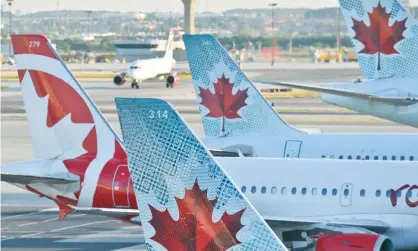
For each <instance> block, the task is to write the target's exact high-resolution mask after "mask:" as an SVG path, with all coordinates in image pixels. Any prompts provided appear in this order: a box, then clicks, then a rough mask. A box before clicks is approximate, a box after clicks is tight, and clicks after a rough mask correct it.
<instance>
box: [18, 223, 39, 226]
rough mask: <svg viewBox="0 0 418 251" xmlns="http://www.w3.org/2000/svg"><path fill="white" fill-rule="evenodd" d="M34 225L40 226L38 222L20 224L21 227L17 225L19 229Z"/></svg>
mask: <svg viewBox="0 0 418 251" xmlns="http://www.w3.org/2000/svg"><path fill="white" fill-rule="evenodd" d="M33 224H38V222H29V223H25V224H20V225H17V226H18V227H23V226H29V225H33Z"/></svg>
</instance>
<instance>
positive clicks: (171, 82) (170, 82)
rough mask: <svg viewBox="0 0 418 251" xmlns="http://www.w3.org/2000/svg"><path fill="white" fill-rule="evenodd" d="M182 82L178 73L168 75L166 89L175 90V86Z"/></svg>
mask: <svg viewBox="0 0 418 251" xmlns="http://www.w3.org/2000/svg"><path fill="white" fill-rule="evenodd" d="M179 82H180V77H179V75H177V73H173V74H171V75H168V77H167V84H166V87H167V88H170V87H171V88H173V87H174V86H176V85H177V84H178V83H179Z"/></svg>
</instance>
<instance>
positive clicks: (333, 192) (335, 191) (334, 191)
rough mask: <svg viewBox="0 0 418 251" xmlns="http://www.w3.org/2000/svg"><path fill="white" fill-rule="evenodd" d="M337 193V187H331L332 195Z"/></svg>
mask: <svg viewBox="0 0 418 251" xmlns="http://www.w3.org/2000/svg"><path fill="white" fill-rule="evenodd" d="M336 195H337V188H334V189H332V196H336Z"/></svg>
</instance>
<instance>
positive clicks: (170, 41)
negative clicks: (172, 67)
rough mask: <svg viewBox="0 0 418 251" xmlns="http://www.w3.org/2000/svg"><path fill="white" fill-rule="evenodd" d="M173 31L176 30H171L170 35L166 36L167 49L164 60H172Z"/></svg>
mask: <svg viewBox="0 0 418 251" xmlns="http://www.w3.org/2000/svg"><path fill="white" fill-rule="evenodd" d="M175 30H176V29H175V28H171V29H170V33H169V34H168V39H167V49H166V51H165V55H164V58H166V59H173V49H174V48H173V44H174V31H175Z"/></svg>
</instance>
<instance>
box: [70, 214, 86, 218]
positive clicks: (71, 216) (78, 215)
mask: <svg viewBox="0 0 418 251" xmlns="http://www.w3.org/2000/svg"><path fill="white" fill-rule="evenodd" d="M84 215H85V214H75V215H69V216H68V217H67V218H75V217H80V216H84Z"/></svg>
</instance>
